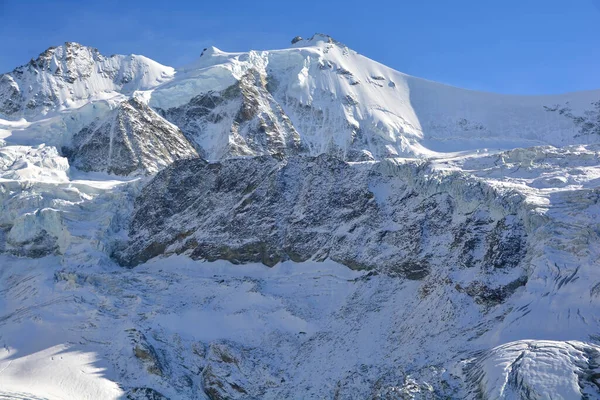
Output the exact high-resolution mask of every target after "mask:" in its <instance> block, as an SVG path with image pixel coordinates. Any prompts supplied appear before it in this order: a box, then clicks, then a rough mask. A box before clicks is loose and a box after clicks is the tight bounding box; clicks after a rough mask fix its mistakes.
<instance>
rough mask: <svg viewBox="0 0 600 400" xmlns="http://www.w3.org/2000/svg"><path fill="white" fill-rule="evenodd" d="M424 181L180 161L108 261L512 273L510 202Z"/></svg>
mask: <svg viewBox="0 0 600 400" xmlns="http://www.w3.org/2000/svg"><path fill="white" fill-rule="evenodd" d="M428 173H431V171H430V170H428V169H427V167H426V165H424V164H418V163H417V164H414V163H413V164H397V163H395V162H394V161H383V162H379V163H358V164H349V163H346V162H343V161H341V160H338V159H336V158H333V157H331V156H327V155H321V156H318V157H292V158H289V159H287V160H285V161H281V162H280V161H277V160H275V159H274V158H272V157H266V156H265V157H256V158H252V159H247V158H246V159H231V160H226V161H223V162H217V163H208V162H206V161H203V160H200V159H196V160H185V161H181V162H177V163H175V164H173V165H172V166H171V167H169V168H167V169H165V170H163V171H162V172H161V173H159V174H158V175H157V176H156V177H155V178H154V179H153V181H151V182H150V183H149V184H148V186H147V187H146V188H144V190H143V191H142V193H141V195H140V196H139V198H138V199H137V200H136V205H135V214H134V216H133V219H132V222H131V226H130V232H129V233H130V241H129V242H128V243H127V245H126V247H125V248H123V249H122V250H120V251H117V252H116V253H115V256H116V258H117V259H118V260H119V261H120V262H121V263H122V264H123V265H126V266H135V265H137V264H139V263H141V262H144V261H146V260H148V259H150V258H152V257H155V256H158V255H162V254H171V253H185V254H188V255H190V256H191V257H192V258H194V259H204V260H217V259H225V260H229V261H231V262H233V263H248V262H262V263H263V264H265V265H269V266H272V265H275V264H276V263H278V262H280V261H284V260H293V261H305V260H308V259H313V260H317V261H321V260H325V259H327V258H329V259H332V260H334V261H337V262H340V263H342V264H344V265H347V266H349V267H350V268H354V269H377V270H381V271H384V272H386V273H388V274H391V275H396V276H400V277H403V278H407V279H417V280H419V279H423V278H424V277H426V276H427V275H428V274H430V273H432V271H433V270H434V269H436V268H453V267H456V268H469V267H472V266H478V267H480V268H481V269H483V270H484V271H489V272H491V273H493V272H494V271H495V270H499V269H507V270H509V269H514V268H516V267H518V266H519V263H520V261H521V260H522V258H523V257H524V254H525V233H524V230H523V228H522V222H521V221H520V219H519V218H517V217H516V216H515V215H513V211H511V208H510V206H509V204H508V203H506V201H505V200H503V199H502V198H500V199H496V198H495V196H496V194H494V193H492V192H491V190H488V189H487V188H486V187H483V186H481V185H478V184H474V183H473V182H461V180H460V179H457V177H449V178H446V180H445V181H442V182H439V181H436V180H435V179H431V178H427V176H428ZM503 202H504V203H503ZM482 204H483V205H482ZM492 209H493V210H492ZM492 211H493V212H492ZM457 250H458V251H457Z"/></svg>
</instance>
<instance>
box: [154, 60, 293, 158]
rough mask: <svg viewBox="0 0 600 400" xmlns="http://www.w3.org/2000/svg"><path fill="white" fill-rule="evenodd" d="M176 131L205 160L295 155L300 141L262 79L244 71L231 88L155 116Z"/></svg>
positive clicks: (260, 75) (201, 96) (210, 93)
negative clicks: (160, 117)
mask: <svg viewBox="0 0 600 400" xmlns="http://www.w3.org/2000/svg"><path fill="white" fill-rule="evenodd" d="M159 112H160V113H161V114H162V115H163V116H164V117H165V118H166V119H167V120H169V121H171V122H172V123H174V124H175V125H177V126H178V127H180V128H181V129H182V130H183V132H184V133H185V135H186V137H188V138H189V140H190V141H191V142H192V143H194V144H195V145H196V148H197V149H198V151H199V152H200V154H202V155H203V156H204V157H207V158H209V159H221V158H227V157H232V156H248V155H263V154H267V155H273V156H276V157H282V156H286V155H294V154H298V153H300V152H301V151H302V150H303V149H302V145H301V143H300V135H299V134H298V132H297V131H296V129H295V128H294V126H293V124H292V123H291V121H290V119H289V118H288V116H287V115H286V114H285V112H284V111H283V110H282V108H281V106H280V105H279V104H278V103H277V101H275V99H274V98H273V96H272V95H271V94H270V93H269V90H267V81H266V78H265V76H264V75H263V74H261V73H260V72H259V71H257V70H255V69H249V70H248V71H246V73H245V74H244V75H243V76H242V78H241V79H240V80H239V81H238V82H237V83H235V84H234V85H232V86H230V87H228V88H227V89H225V90H223V91H220V92H208V93H204V94H201V95H199V96H196V97H194V98H193V99H191V100H190V102H189V103H188V104H185V105H183V106H179V107H174V108H169V109H167V110H159Z"/></svg>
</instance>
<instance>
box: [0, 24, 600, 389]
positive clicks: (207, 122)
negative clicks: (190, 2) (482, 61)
mask: <svg viewBox="0 0 600 400" xmlns="http://www.w3.org/2000/svg"><path fill="white" fill-rule="evenodd" d="M599 101H600V91H598V90H596V91H589V92H581V93H570V94H564V95H553V96H509V95H499V94H492V93H480V92H474V91H469V90H464V89H459V88H454V87H450V86H446V85H442V84H438V83H435V82H430V81H426V80H422V79H419V78H415V77H411V76H408V75H405V74H402V73H400V72H397V71H394V70H392V69H390V68H388V67H386V66H384V65H381V64H379V63H377V62H375V61H372V60H370V59H368V58H366V57H364V56H362V55H360V54H358V53H356V52H354V51H353V50H351V49H350V48H348V47H347V46H345V45H344V44H342V43H340V42H337V41H335V40H334V39H332V38H330V37H329V36H326V35H319V34H317V35H315V36H313V37H311V38H310V39H302V38H300V37H297V38H294V40H293V43H292V47H290V48H286V49H281V50H272V51H249V52H247V53H225V52H222V51H220V50H218V49H216V48H214V47H211V48H208V49H205V51H204V52H203V53H202V55H201V56H200V57H199V59H198V60H197V61H196V62H195V63H193V64H191V65H188V66H185V67H182V68H179V69H174V68H171V67H166V66H162V65H160V64H158V63H156V62H154V61H152V60H149V59H147V58H145V57H143V56H135V55H132V56H120V55H116V56H111V57H106V56H103V55H102V54H100V53H99V52H98V51H97V50H96V49H92V48H89V47H85V46H82V45H79V44H76V43H66V44H64V45H63V46H59V47H55V48H50V49H48V50H46V51H45V52H44V53H42V54H41V55H40V56H39V57H38V58H37V59H36V60H32V61H31V62H29V63H28V64H26V65H24V66H22V67H18V68H16V69H15V70H13V71H12V72H9V73H6V74H3V75H1V76H0V200H1V201H0V342H1V343H2V344H3V351H1V352H0V398H4V397H6V398H51V399H64V398H90V399H92V398H94V399H95V398H103V399H104V398H106V399H112V398H114V399H117V398H129V399H190V398H192V399H212V400H215V399H255V398H266V399H281V398H306V399H321V398H332V399H354V398H390V399H412V398H415V399H437V398H450V399H463V398H468V399H543V398H560V399H572V398H582V399H592V398H598V397H600V391H599V388H600V381H599V379H598V376H599V375H598V365H599V364H598V362H599V360H600V347H599V343H598V341H599V337H598V331H599V330H600V326H599V323H598V320H597V317H596V314H597V307H598V306H599V304H598V302H599V301H600V297H599V295H600V264H599V261H598V260H600V218H599V217H598V216H599V215H600V186H599V183H600V181H599V179H600V136H599V135H598V134H597V132H598V131H599V129H600V123H599V122H598V121H600V119H599V116H600V114H599V112H598V104H599V103H598V102H599ZM23 371H28V372H27V373H24V372H23ZM33 375H34V376H35V380H33V379H32V378H31V376H33Z"/></svg>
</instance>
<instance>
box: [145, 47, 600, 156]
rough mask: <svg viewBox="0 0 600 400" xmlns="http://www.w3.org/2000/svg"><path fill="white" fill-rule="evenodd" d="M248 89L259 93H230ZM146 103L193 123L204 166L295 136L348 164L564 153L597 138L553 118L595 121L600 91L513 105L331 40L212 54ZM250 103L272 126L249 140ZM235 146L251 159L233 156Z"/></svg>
mask: <svg viewBox="0 0 600 400" xmlns="http://www.w3.org/2000/svg"><path fill="white" fill-rule="evenodd" d="M249 74H250V75H252V76H253V77H255V78H254V79H253V80H252V81H250V80H248V79H247V78H246V77H247V76H248V75H249ZM242 82H244V85H245V86H246V87H252V86H253V87H254V88H255V90H254V91H255V92H256V93H251V94H250V95H248V94H246V96H242V95H241V94H240V93H232V91H233V89H232V88H234V87H237V85H240V84H241V83H242ZM264 89H266V91H265V90H264ZM238 92H239V90H238ZM207 95H210V96H211V97H212V98H210V99H206V96H207ZM149 96H150V105H152V106H153V107H157V108H160V109H162V110H165V111H166V114H165V115H166V117H167V118H168V119H172V121H173V122H174V123H176V124H191V126H189V125H187V126H186V127H187V134H188V136H191V137H193V139H194V141H195V142H196V143H198V145H199V146H200V147H201V148H203V149H205V154H206V157H207V158H208V159H220V158H223V157H226V156H227V155H228V154H229V155H238V154H255V155H258V154H269V153H277V152H278V151H277V150H276V148H275V147H273V148H266V149H265V147H264V146H263V147H259V146H256V145H255V143H256V142H261V141H262V142H266V141H268V140H269V139H270V138H279V137H283V138H288V140H291V139H293V138H294V137H295V135H296V132H297V134H299V135H300V142H301V144H302V146H303V147H304V148H306V149H307V151H308V152H309V154H313V155H316V154H320V153H323V152H329V153H332V154H335V155H336V156H339V157H342V158H345V159H349V160H361V159H370V158H375V159H381V158H382V157H393V156H398V155H400V156H411V157H412V156H433V155H435V152H449V151H462V150H473V149H478V148H479V149H481V148H490V149H507V148H514V147H525V146H534V145H543V144H550V145H554V146H561V145H567V144H573V143H580V142H596V141H598V138H599V136H597V135H583V136H582V137H577V138H576V135H577V134H578V133H579V131H580V127H579V126H577V125H576V124H574V123H573V120H572V119H569V118H566V117H565V116H564V115H561V114H560V113H556V112H550V111H548V109H547V108H552V107H555V106H556V105H560V106H564V105H566V104H569V105H570V107H571V110H572V111H573V113H574V115H577V116H579V115H584V113H585V111H586V110H589V111H596V113H597V110H596V109H595V106H594V105H593V104H592V103H593V102H595V101H598V100H599V99H600V91H598V90H596V91H590V92H581V93H571V94H565V95H555V96H510V95H499V94H493V93H481V92H475V91H470V90H465V89H459V88H455V87H451V86H447V85H443V84H439V83H435V82H430V81H426V80H423V79H419V78H415V77H411V76H408V75H405V74H402V73H400V72H397V71H394V70H393V69H391V68H388V67H386V66H384V65H381V64H379V63H377V62H375V61H373V60H370V59H368V58H366V57H364V56H362V55H360V54H357V53H356V52H354V51H353V50H351V49H349V48H348V47H346V46H344V45H343V44H341V43H339V42H336V41H335V40H333V39H331V38H330V37H328V36H325V35H315V36H314V37H313V38H311V39H309V40H300V41H297V42H296V43H295V44H294V47H293V48H290V49H284V50H274V51H250V52H248V53H224V52H222V51H220V50H218V49H216V48H214V47H212V48H209V49H207V50H205V52H204V53H203V54H202V56H201V57H200V59H199V60H198V61H197V62H196V63H194V64H192V65H190V66H186V67H184V68H181V69H180V70H178V71H177V73H176V76H175V79H173V80H172V81H170V82H168V83H165V84H163V85H161V86H159V87H157V88H156V89H154V90H153V91H152V93H151V94H149ZM199 96H204V98H205V100H204V103H206V104H203V107H202V108H201V109H198V107H197V106H196V107H194V106H195V105H197V103H198V101H199V99H201V98H202V97H199ZM248 97H250V99H254V100H253V101H252V100H251V101H249V100H248ZM232 98H233V100H235V101H233V100H232ZM242 98H245V101H242ZM208 100H210V101H208ZM248 103H251V104H252V105H253V107H254V108H255V110H254V111H253V114H255V115H258V116H263V118H266V119H267V121H268V122H266V123H264V122H263V123H262V124H260V123H258V122H257V123H255V125H258V126H255V127H253V129H254V133H253V134H248V133H245V134H240V133H239V132H238V129H237V125H236V124H235V120H234V118H235V116H236V115H237V114H239V113H240V108H241V105H242V104H248ZM545 107H547V108H545ZM190 110H191V111H190ZM182 114H184V115H185V120H182ZM273 115H275V116H277V117H273ZM287 118H289V121H290V122H291V125H292V126H293V127H294V128H295V129H291V128H290V127H289V123H287ZM232 120H233V121H234V122H232ZM259 128H260V129H259ZM182 129H184V131H186V129H185V128H183V127H182ZM248 136H250V137H248ZM232 143H236V144H239V146H241V147H243V148H244V150H245V151H244V152H241V151H239V150H237V151H236V149H230V148H229V147H228V146H230V145H231V144H232Z"/></svg>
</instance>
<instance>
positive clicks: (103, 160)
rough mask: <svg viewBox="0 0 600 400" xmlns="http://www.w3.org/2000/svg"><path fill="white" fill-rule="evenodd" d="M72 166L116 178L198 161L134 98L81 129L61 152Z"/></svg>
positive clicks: (178, 137) (171, 129)
mask: <svg viewBox="0 0 600 400" xmlns="http://www.w3.org/2000/svg"><path fill="white" fill-rule="evenodd" d="M62 150H63V153H64V154H65V155H66V156H67V158H68V159H69V162H70V163H71V165H73V166H75V167H77V168H79V169H81V170H84V171H105V172H109V173H113V174H116V175H131V174H136V173H138V174H139V173H141V174H144V173H154V172H157V171H158V170H160V169H162V168H164V167H165V166H167V165H169V164H170V163H172V162H173V161H175V160H178V159H182V158H192V157H197V156H198V154H197V153H196V151H195V150H194V148H193V146H192V145H191V144H190V143H189V142H188V141H187V139H186V138H185V137H184V136H183V134H182V133H181V131H180V130H179V129H177V128H176V127H174V126H173V125H171V124H169V123H168V122H167V121H165V120H164V119H163V118H161V117H160V116H159V115H158V114H156V112H154V111H153V110H152V109H151V108H150V107H148V106H147V105H145V104H143V103H141V102H140V101H138V100H137V99H135V98H132V99H130V100H128V101H124V102H123V103H121V104H120V105H119V106H118V107H117V108H116V109H115V110H113V111H112V112H111V113H109V115H108V116H107V117H105V118H103V119H101V120H98V121H96V122H94V123H92V124H91V125H89V126H87V127H85V128H83V129H82V130H81V131H80V132H79V133H77V134H76V135H75V136H74V138H73V144H72V147H65V148H63V149H62Z"/></svg>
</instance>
